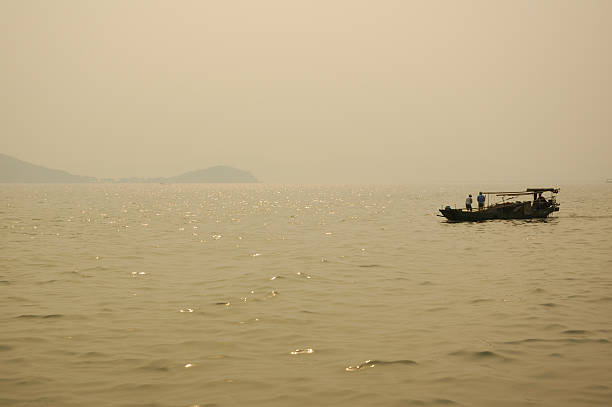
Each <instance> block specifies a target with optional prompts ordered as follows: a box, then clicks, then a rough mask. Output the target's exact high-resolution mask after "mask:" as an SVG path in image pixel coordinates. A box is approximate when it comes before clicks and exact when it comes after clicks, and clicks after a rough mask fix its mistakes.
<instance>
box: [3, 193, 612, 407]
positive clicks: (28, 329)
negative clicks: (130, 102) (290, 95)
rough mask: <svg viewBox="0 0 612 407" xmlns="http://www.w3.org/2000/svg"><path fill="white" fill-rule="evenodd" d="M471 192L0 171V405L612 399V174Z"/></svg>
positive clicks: (602, 402)
mask: <svg viewBox="0 0 612 407" xmlns="http://www.w3.org/2000/svg"><path fill="white" fill-rule="evenodd" d="M491 187H492V188H495V189H499V188H511V189H516V188H517V186H516V185H508V186H499V185H495V186H491ZM524 187H525V186H519V188H520V189H523V188H524ZM468 192H470V193H472V194H474V193H477V192H478V186H476V187H473V186H435V187H432V186H427V187H426V186H325V187H323V186H321V187H319V186H280V185H154V184H133V185H130V184H109V185H103V184H83V185H2V186H1V187H0V309H1V310H2V313H1V314H0V405H2V406H83V405H90V406H185V407H188V406H238V405H241V406H373V405H379V406H483V407H484V406H551V407H552V406H555V407H557V406H577V407H578V406H610V405H612V185H610V184H608V185H591V186H588V185H582V186H580V185H568V186H564V185H561V193H560V194H559V201H560V203H561V209H560V212H557V213H555V214H554V215H553V216H552V217H551V218H549V219H546V220H534V221H518V220H515V221H490V222H483V223H448V222H446V220H445V219H443V218H440V217H437V216H436V215H437V213H436V212H437V208H439V207H440V206H441V205H445V204H447V203H448V204H454V203H455V202H456V203H457V204H459V203H462V202H463V200H464V199H465V195H466V194H467V193H468Z"/></svg>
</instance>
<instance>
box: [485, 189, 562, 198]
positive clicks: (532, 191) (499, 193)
mask: <svg viewBox="0 0 612 407" xmlns="http://www.w3.org/2000/svg"><path fill="white" fill-rule="evenodd" d="M541 192H552V193H553V194H556V193H558V192H559V188H527V189H526V190H525V191H495V192H483V194H487V195H497V196H508V195H515V196H516V195H532V194H537V193H541Z"/></svg>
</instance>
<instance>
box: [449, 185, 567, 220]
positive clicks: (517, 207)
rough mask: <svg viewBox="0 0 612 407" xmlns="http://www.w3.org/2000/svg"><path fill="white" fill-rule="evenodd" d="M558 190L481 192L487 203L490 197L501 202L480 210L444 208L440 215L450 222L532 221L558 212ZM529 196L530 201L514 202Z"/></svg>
mask: <svg viewBox="0 0 612 407" xmlns="http://www.w3.org/2000/svg"><path fill="white" fill-rule="evenodd" d="M558 192H559V188H527V189H526V190H525V191H520V192H482V194H484V195H486V197H487V202H489V198H490V197H491V196H496V197H499V198H501V202H499V203H495V204H492V205H489V206H485V207H484V208H482V209H475V210H471V211H470V210H468V209H453V208H451V207H450V206H446V207H445V208H444V209H440V213H442V215H443V216H444V217H446V218H447V219H448V220H451V221H457V222H462V221H467V222H478V221H483V220H491V219H534V218H546V217H547V216H548V215H550V214H551V213H553V212H556V211H558V210H559V203H558V202H557V200H556V194H557V193H558ZM521 196H530V197H533V201H532V200H528V201H519V200H514V199H516V198H517V197H521Z"/></svg>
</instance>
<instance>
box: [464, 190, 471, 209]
mask: <svg viewBox="0 0 612 407" xmlns="http://www.w3.org/2000/svg"><path fill="white" fill-rule="evenodd" d="M465 209H467V210H468V211H470V212H472V194H470V196H468V197H467V198H466V199H465Z"/></svg>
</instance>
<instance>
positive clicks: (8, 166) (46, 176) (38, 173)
mask: <svg viewBox="0 0 612 407" xmlns="http://www.w3.org/2000/svg"><path fill="white" fill-rule="evenodd" d="M93 182H108V183H164V184H179V183H193V184H208V183H210V184H213V183H236V184H240V183H255V182H259V181H258V180H257V178H255V177H254V176H253V174H251V173H250V172H249V171H244V170H239V169H237V168H233V167H227V166H224V165H217V166H213V167H209V168H206V169H201V170H195V171H190V172H186V173H184V174H180V175H177V176H174V177H159V178H119V179H110V178H96V177H87V176H82V175H74V174H70V173H69V172H66V171H62V170H56V169H51V168H47V167H43V166H40V165H35V164H31V163H28V162H25V161H21V160H19V159H17V158H14V157H11V156H8V155H6V154H0V183H41V184H44V183H66V184H68V183H93Z"/></svg>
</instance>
